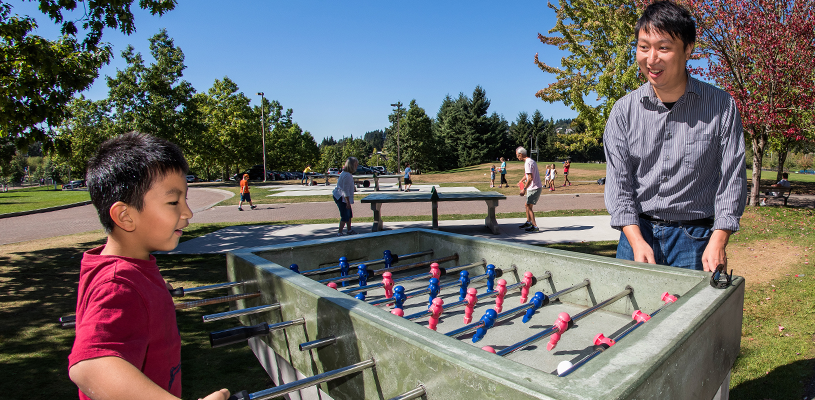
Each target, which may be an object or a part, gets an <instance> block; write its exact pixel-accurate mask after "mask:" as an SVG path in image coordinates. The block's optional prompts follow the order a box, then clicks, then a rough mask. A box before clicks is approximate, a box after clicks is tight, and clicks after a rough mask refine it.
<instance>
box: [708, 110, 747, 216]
mask: <svg viewBox="0 0 815 400" xmlns="http://www.w3.org/2000/svg"><path fill="white" fill-rule="evenodd" d="M721 133H722V137H721V142H720V146H721V147H720V151H719V157H721V158H720V160H719V161H720V163H721V170H720V172H721V179H720V180H719V187H718V189H717V191H716V204H715V210H716V211H715V212H716V215H715V218H716V219H715V221H714V223H713V229H725V230H730V231H733V232H735V231H737V230H739V221H740V220H741V216H742V214H744V206H745V203H746V201H747V166H746V164H745V159H744V157H745V155H744V130H743V128H742V125H741V116H740V115H739V110H738V108H737V107H736V102H735V101H734V100H733V99H732V98H730V101H729V102H728V105H727V107H726V109H725V110H724V114H723V115H722V126H721Z"/></svg>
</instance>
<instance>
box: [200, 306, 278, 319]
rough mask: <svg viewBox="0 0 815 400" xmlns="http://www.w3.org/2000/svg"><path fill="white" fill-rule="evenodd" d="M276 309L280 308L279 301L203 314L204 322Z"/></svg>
mask: <svg viewBox="0 0 815 400" xmlns="http://www.w3.org/2000/svg"><path fill="white" fill-rule="evenodd" d="M278 309H280V303H275V304H266V305H263V306H257V307H248V308H241V309H240V310H232V311H227V312H222V313H218V314H209V315H204V322H212V321H220V320H222V319H229V318H235V317H242V316H244V315H252V314H258V313H262V312H265V311H274V310H278Z"/></svg>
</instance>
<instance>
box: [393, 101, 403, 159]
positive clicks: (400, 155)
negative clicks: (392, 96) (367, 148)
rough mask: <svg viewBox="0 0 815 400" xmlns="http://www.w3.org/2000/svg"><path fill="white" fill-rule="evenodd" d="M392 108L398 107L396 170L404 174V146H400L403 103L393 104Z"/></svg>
mask: <svg viewBox="0 0 815 400" xmlns="http://www.w3.org/2000/svg"><path fill="white" fill-rule="evenodd" d="M391 107H396V110H394V111H396V170H397V171H399V172H402V145H401V144H399V134H400V133H401V131H402V121H401V119H400V118H401V115H402V103H399V102H397V103H394V104H391Z"/></svg>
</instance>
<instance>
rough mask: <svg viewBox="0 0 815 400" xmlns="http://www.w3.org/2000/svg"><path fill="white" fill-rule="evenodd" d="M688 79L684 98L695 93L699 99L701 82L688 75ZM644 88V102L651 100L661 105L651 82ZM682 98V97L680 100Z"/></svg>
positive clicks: (646, 83)
mask: <svg viewBox="0 0 815 400" xmlns="http://www.w3.org/2000/svg"><path fill="white" fill-rule="evenodd" d="M687 77H688V83H687V84H686V85H685V93H684V94H682V97H685V95H687V94H688V93H693V94H694V95H696V96H697V97H698V96H700V94H701V93H702V92H701V85H700V83H699V81H698V80H697V79H696V78H694V77H692V76H690V74H687ZM643 86H644V87H643V89H644V90H643V91H642V98H643V100H644V99H646V98H647V99H648V100H651V102H653V103H659V101H660V100H659V98H658V97H657V92H655V91H654V87H653V86H651V82H645V85H643ZM682 97H680V99H681V98H682Z"/></svg>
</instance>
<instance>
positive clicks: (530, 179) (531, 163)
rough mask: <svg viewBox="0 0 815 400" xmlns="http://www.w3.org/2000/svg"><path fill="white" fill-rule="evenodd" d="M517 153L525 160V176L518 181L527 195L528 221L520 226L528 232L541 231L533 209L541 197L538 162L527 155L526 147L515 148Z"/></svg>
mask: <svg viewBox="0 0 815 400" xmlns="http://www.w3.org/2000/svg"><path fill="white" fill-rule="evenodd" d="M515 155H516V156H517V157H518V160H521V161H523V162H524V177H523V179H521V180H520V181H519V182H518V186H519V187H520V188H521V196H523V195H526V222H525V223H524V224H523V225H521V226H519V228H521V229H524V230H526V231H527V232H540V230H539V229H538V224H537V223H536V222H535V212H534V211H533V210H532V207H534V206H535V204H537V203H538V199H540V197H541V176H540V172H538V163H536V162H535V160H533V159H532V158H531V157H528V156H527V154H526V149H525V148H523V147H518V148H517V149H515Z"/></svg>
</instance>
